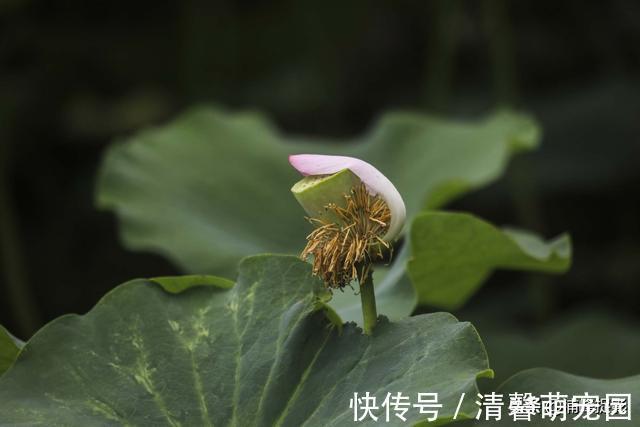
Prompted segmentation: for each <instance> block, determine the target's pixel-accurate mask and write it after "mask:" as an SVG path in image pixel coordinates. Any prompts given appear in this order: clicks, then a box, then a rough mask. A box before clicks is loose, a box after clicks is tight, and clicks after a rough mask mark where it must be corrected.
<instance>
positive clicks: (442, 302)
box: [408, 212, 571, 309]
mask: <svg viewBox="0 0 640 427" xmlns="http://www.w3.org/2000/svg"><path fill="white" fill-rule="evenodd" d="M410 240H411V246H412V257H411V259H410V261H409V263H408V274H409V277H410V278H411V281H412V283H413V285H414V287H415V289H416V294H417V297H418V303H419V304H429V305H433V306H437V307H442V308H446V309H455V308H458V307H460V306H461V305H462V304H463V303H464V302H465V301H466V300H467V299H468V298H469V297H470V296H471V295H472V294H473V293H474V292H475V291H476V289H477V288H478V287H479V286H480V285H481V284H482V282H484V280H485V279H486V278H487V277H488V276H489V275H490V274H491V272H492V271H493V270H494V269H498V268H500V269H520V270H532V271H543V272H549V273H560V272H564V271H566V270H567V269H568V268H569V265H570V263H571V241H570V239H569V236H568V235H565V234H563V235H561V236H559V237H557V238H555V239H553V240H551V241H549V242H544V241H542V240H541V239H540V238H539V237H537V236H535V235H533V234H531V233H527V232H524V231H519V230H514V229H503V230H500V229H498V228H496V227H494V226H493V225H491V224H489V223H488V222H486V221H483V220H481V219H479V218H477V217H475V216H473V215H470V214H466V213H453V212H425V213H422V214H420V215H418V216H417V217H416V219H415V220H414V222H413V224H412V226H411V239H410Z"/></svg>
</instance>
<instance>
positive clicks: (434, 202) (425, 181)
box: [97, 108, 539, 319]
mask: <svg viewBox="0 0 640 427" xmlns="http://www.w3.org/2000/svg"><path fill="white" fill-rule="evenodd" d="M538 134H539V132H538V127H537V126H536V124H535V123H534V122H533V121H532V120H531V119H529V118H528V117H526V116H523V115H519V114H514V113H509V112H500V113H496V114H493V115H491V116H488V117H487V118H485V119H483V120H480V121H477V122H455V121H448V120H443V119H440V118H436V117H432V116H428V115H422V114H414V113H391V114H386V115H384V116H383V117H382V118H381V119H380V120H379V121H378V122H377V123H376V124H375V125H374V126H373V128H372V129H371V130H369V131H368V132H366V134H364V135H363V136H361V137H357V138H353V139H349V140H319V139H312V138H291V137H286V136H283V135H281V134H280V133H279V132H278V131H277V130H275V129H274V128H273V127H272V126H271V125H270V124H269V123H268V122H267V121H265V120H264V119H263V118H262V117H261V116H259V115H256V114H250V113H243V114H230V113H226V112H222V111H218V110H215V109H211V108H199V109H195V110H192V111H190V112H188V113H186V114H184V115H183V116H181V117H179V118H178V119H177V120H175V121H174V122H172V123H170V124H168V125H166V126H162V127H159V128H155V129H151V130H147V131H144V132H140V133H138V134H136V135H134V136H132V137H131V138H129V139H127V140H126V141H122V142H120V143H117V144H114V145H113V146H112V147H111V148H110V149H109V150H108V152H107V154H106V156H105V158H104V162H103V164H102V167H101V169H100V173H99V177H98V185H97V202H98V205H99V206H101V207H102V208H106V209H111V210H113V211H115V212H116V213H117V215H118V217H119V219H120V224H121V229H120V230H121V235H122V238H123V241H124V242H125V244H126V245H127V246H128V247H129V248H132V249H139V250H150V251H154V252H157V253H161V254H164V255H166V256H167V257H169V258H170V259H171V260H173V261H174V262H175V263H176V264H177V265H178V266H180V267H182V268H183V269H184V270H185V271H187V272H190V273H199V274H201V273H207V274H211V273H213V274H221V275H227V276H229V275H234V274H235V266H236V265H237V261H238V260H239V259H240V258H242V257H243V256H246V255H251V254H254V253H260V252H265V251H267V252H279V253H299V252H300V250H301V249H302V248H303V246H304V236H306V234H307V233H308V232H309V225H308V224H307V223H306V221H305V220H304V218H303V216H304V213H303V211H302V209H301V208H300V207H299V206H298V205H297V203H296V201H295V199H294V198H293V196H292V195H291V194H290V192H289V189H290V188H291V186H292V185H293V184H294V183H295V182H296V181H297V180H298V179H299V178H300V177H299V176H298V174H297V172H295V171H294V170H293V168H292V167H291V166H290V165H289V164H288V161H287V156H288V155H289V154H292V153H303V152H310V153H329V154H341V155H350V156H356V157H360V158H362V159H364V160H367V161H369V162H371V163H372V164H374V165H375V166H376V167H378V168H379V169H380V170H381V171H382V172H383V173H384V174H386V175H387V176H388V177H389V178H390V179H391V180H392V181H393V182H394V183H395V184H396V186H397V187H398V189H399V191H400V192H401V194H402V195H403V197H404V199H405V201H406V204H407V209H408V214H409V220H410V219H411V218H412V217H413V216H414V215H415V214H417V213H418V212H419V211H420V210H421V209H422V208H424V207H437V206H440V205H442V204H443V203H445V202H447V201H449V200H451V199H452V198H454V197H456V196H459V195H461V194H463V193H464V192H466V191H469V190H470V189H473V188H476V187H479V186H482V185H485V184H487V183H489V182H492V181H493V180H495V179H496V178H497V177H499V176H500V174H501V173H502V172H503V170H504V168H505V166H506V163H507V162H508V160H509V157H510V156H511V155H512V154H513V153H514V152H516V151H519V150H526V149H532V148H534V147H535V146H536V145H537V143H538ZM380 274H384V272H381V273H380ZM391 277H395V278H401V277H403V280H402V281H400V282H399V283H397V285H398V288H399V289H401V292H400V294H399V295H394V292H395V290H393V289H392V288H393V287H392V286H391V285H394V284H396V283H395V282H393V283H392V282H391V280H389V281H386V282H385V283H386V284H387V285H385V286H383V287H381V289H388V294H387V295H386V296H385V295H382V296H381V298H380V301H379V305H380V309H381V311H382V312H388V313H390V314H391V315H394V316H395V314H396V313H401V315H406V314H408V313H410V312H411V310H412V309H413V307H414V297H413V291H412V290H411V288H410V286H409V282H408V280H407V278H406V277H405V276H404V275H403V274H402V272H401V271H400V272H397V274H395V275H392V276H390V278H391ZM387 296H388V298H387ZM344 298H347V301H348V303H347V304H346V306H347V307H348V309H345V310H343V306H345V304H344V303H340V304H338V305H339V306H340V311H341V314H343V315H345V317H346V318H350V319H351V318H353V317H352V316H351V315H349V313H352V312H353V310H354V309H355V308H357V304H359V299H358V298H357V297H353V295H352V294H348V297H347V295H346V294H345V296H344Z"/></svg>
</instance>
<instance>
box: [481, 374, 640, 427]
mask: <svg viewBox="0 0 640 427" xmlns="http://www.w3.org/2000/svg"><path fill="white" fill-rule="evenodd" d="M516 392H517V393H531V394H533V395H534V396H540V395H543V394H548V393H556V392H559V393H561V394H565V395H567V396H569V399H570V398H571V397H572V396H578V395H583V396H584V394H585V393H588V394H590V395H596V396H599V397H601V398H604V397H605V396H606V394H631V420H630V421H628V420H609V421H606V418H605V414H601V416H600V419H599V420H588V421H587V420H584V419H578V420H573V417H576V416H577V415H578V414H573V415H572V416H570V415H567V419H566V420H565V421H559V419H556V420H555V421H551V420H550V419H548V418H545V419H542V417H541V416H540V415H539V414H538V415H536V416H533V417H532V418H531V421H530V422H527V421H513V419H512V418H510V417H508V416H507V415H508V406H509V397H508V396H509V393H516ZM497 393H501V394H503V395H504V396H505V400H506V404H505V408H503V409H504V410H503V416H502V420H501V421H500V422H497V421H495V420H490V421H484V422H481V423H474V425H476V424H477V425H480V426H483V427H490V426H495V425H500V426H511V425H527V426H533V427H541V426H557V425H561V426H573V427H585V426H595V427H632V426H636V425H638V421H637V417H638V415H639V414H640V399H639V398H638V397H640V375H637V376H633V377H625V378H619V379H614V380H601V379H595V378H587V377H580V376H576V375H572V374H568V373H565V372H562V371H556V370H553V369H546V368H536V369H529V370H526V371H523V372H520V373H518V374H516V375H514V376H513V377H511V378H510V379H508V380H507V381H506V382H505V383H503V384H502V385H501V386H500V387H499V388H498V390H497Z"/></svg>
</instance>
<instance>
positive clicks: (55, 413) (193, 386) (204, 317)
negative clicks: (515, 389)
mask: <svg viewBox="0 0 640 427" xmlns="http://www.w3.org/2000/svg"><path fill="white" fill-rule="evenodd" d="M203 280H204V282H203V283H205V284H206V285H205V286H196V284H197V283H198V282H197V280H196V279H194V278H193V277H187V278H186V279H185V281H186V283H180V279H179V278H163V279H160V280H159V281H158V282H159V284H160V285H162V287H164V288H166V289H168V290H169V292H167V291H166V290H165V289H163V288H162V287H161V286H157V284H155V283H154V282H153V281H148V280H136V281H132V282H129V283H126V284H124V285H122V286H120V287H117V288H116V289H114V290H113V291H111V292H110V293H109V294H107V295H106V296H105V297H104V298H103V299H102V300H101V301H100V302H99V303H98V304H97V305H96V307H95V308H94V309H92V310H91V311H90V312H89V313H87V314H86V315H83V316H77V315H69V316H64V317H61V318H59V319H57V320H55V321H53V322H52V323H50V324H48V325H47V326H45V327H44V328H43V329H42V330H40V331H39V332H38V333H37V334H36V335H34V337H33V338H31V340H30V341H29V342H28V343H27V344H26V346H25V347H24V349H23V350H22V352H21V353H20V355H19V356H18V359H17V360H16V362H15V363H14V365H13V366H12V367H11V368H10V369H9V370H8V371H7V372H6V373H5V374H4V375H3V376H2V377H0V420H2V421H1V422H0V424H2V423H5V424H8V425H15V424H21V423H23V424H25V425H47V426H67V425H81V426H103V425H154V426H163V425H169V426H192V425H209V426H220V425H225V426H226V425H231V426H272V425H281V426H301V425H305V426H343V425H351V423H352V420H353V410H352V409H350V408H349V400H350V398H351V397H353V394H354V393H356V392H357V393H365V392H367V391H368V392H370V393H371V394H372V395H374V396H376V398H377V401H378V405H380V404H381V403H382V401H383V400H384V398H385V397H386V395H387V392H391V393H397V392H402V393H403V394H404V395H407V396H410V398H411V399H412V400H415V399H416V393H418V392H437V393H439V401H440V403H442V404H443V408H442V410H441V411H440V418H439V422H440V423H446V422H447V421H449V420H450V419H451V418H452V416H453V414H454V412H455V408H456V405H457V403H458V399H459V396H460V393H463V392H464V393H467V394H475V393H476V392H477V388H476V379H477V378H478V377H489V376H491V375H492V372H491V370H490V369H489V368H488V362H487V356H486V353H485V351H484V347H483V345H482V343H481V341H480V339H479V337H478V335H477V333H476V331H475V329H474V328H473V326H471V325H470V324H469V323H460V322H458V321H457V320H456V319H455V318H454V317H453V316H451V315H450V314H446V313H436V314H429V315H420V316H415V317H411V318H407V319H404V320H402V321H401V322H397V323H396V322H389V321H387V320H384V319H382V320H381V322H380V323H379V324H378V326H377V327H376V329H375V331H374V334H373V336H367V335H363V334H362V333H361V330H360V329H359V328H357V327H356V326H355V325H354V324H353V323H347V324H344V325H341V324H339V323H338V320H339V319H337V318H336V316H335V314H334V313H332V312H331V311H330V309H328V308H327V307H326V305H325V304H324V303H323V298H324V297H325V296H324V295H322V294H319V293H314V291H313V290H314V289H316V290H317V289H319V288H320V286H321V285H320V283H319V281H318V280H317V279H316V278H314V277H313V276H311V269H310V266H309V264H307V263H304V262H302V261H300V260H298V259H296V258H295V257H292V256H272V255H263V256H256V257H251V258H247V259H245V260H244V261H243V262H242V263H241V265H240V272H239V276H238V279H237V283H236V285H235V286H233V287H232V288H230V289H229V288H228V282H227V281H221V282H220V281H219V280H218V279H207V278H204V279H203ZM158 282H156V283H158ZM326 314H330V318H331V319H333V320H328V317H327V316H326ZM472 410H473V404H472V403H471V404H465V406H463V408H462V410H461V415H462V416H463V417H468V416H469V415H470V414H471V412H470V411H472ZM424 417H425V416H424V415H420V414H419V411H418V410H417V409H416V410H410V411H409V412H408V413H407V419H408V421H407V422H408V423H409V424H407V423H404V422H402V421H401V420H400V419H398V418H395V417H392V419H391V423H390V424H391V425H410V424H414V423H417V422H420V421H422V420H424ZM372 424H375V423H373V421H371V420H368V422H362V423H360V424H358V425H372Z"/></svg>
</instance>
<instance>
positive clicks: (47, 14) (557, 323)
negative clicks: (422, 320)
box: [0, 0, 640, 379]
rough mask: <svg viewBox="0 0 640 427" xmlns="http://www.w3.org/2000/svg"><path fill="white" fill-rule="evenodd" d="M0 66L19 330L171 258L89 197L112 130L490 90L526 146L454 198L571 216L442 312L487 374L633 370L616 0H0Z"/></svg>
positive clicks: (0, 123)
mask: <svg viewBox="0 0 640 427" xmlns="http://www.w3.org/2000/svg"><path fill="white" fill-rule="evenodd" d="M0 64H1V66H0V140H1V141H0V149H1V151H0V244H1V247H0V256H1V261H2V264H0V269H1V275H0V323H1V324H3V325H5V326H7V328H8V329H9V330H11V331H13V332H14V333H15V334H16V335H18V336H19V337H20V338H22V339H26V338H28V337H29V335H30V334H31V333H32V332H33V331H34V330H36V329H37V327H39V326H40V325H42V324H43V322H45V321H48V320H50V319H52V318H54V317H56V316H59V315H61V314H63V313H67V312H80V313H82V312H85V311H87V310H88V309H89V308H90V307H92V306H93V305H94V304H95V302H96V301H97V300H98V299H99V298H100V297H101V296H102V295H103V294H104V293H105V292H107V291H108V290H109V289H111V288H112V287H113V286H114V285H115V284H118V283H122V282H124V281H126V280H128V279H130V278H132V277H150V276H160V275H169V274H176V273H177V272H178V271H177V270H176V268H175V267H174V266H172V265H170V264H169V263H168V262H167V261H166V260H164V259H163V258H161V257H160V256H157V255H152V254H141V253H132V252H128V251H126V250H125V249H123V247H122V245H121V244H120V243H119V242H118V239H117V228H116V223H115V219H114V217H113V216H112V215H111V214H109V213H105V212H98V211H97V210H96V209H95V208H94V205H93V199H94V198H93V191H94V185H95V172H96V169H97V166H98V163H99V161H100V157H101V154H102V153H103V152H104V149H105V147H106V146H107V145H108V144H109V143H110V142H111V141H112V140H113V139H114V138H117V137H122V136H126V135H128V134H130V133H131V132H132V131H134V130H137V129H139V128H141V127H145V126H148V125H152V124H159V123H163V122H165V121H166V120H167V119H169V118H170V117H173V116H174V115H175V114H177V113H178V112H180V111H182V110H184V109H185V108H186V107H188V106H191V105H193V104H196V103H206V102H213V103H217V104H220V105H224V106H227V107H231V108H247V107H249V108H254V109H258V110H263V111H265V112H267V113H268V114H269V115H270V116H271V117H273V118H274V120H275V121H276V123H277V124H278V125H279V126H280V127H281V128H282V129H283V130H285V131H288V132H295V133H303V134H310V135H322V136H335V137H349V136H353V135H356V134H358V133H360V132H362V131H363V130H364V129H366V128H367V127H368V125H369V124H370V123H371V122H372V121H373V120H374V119H375V118H376V117H378V116H379V115H380V114H381V112H383V111H385V110H388V109H398V108H403V109H414V110H420V109H422V110H425V111H435V112H438V113H441V114H445V115H447V116H451V117H456V118H469V117H476V116H477V115H479V114H480V113H483V112H486V111H488V110H490V109H492V108H495V107H497V106H503V105H508V106H513V107H517V108H522V109H524V110H527V111H530V112H532V113H533V114H534V115H535V116H536V117H537V118H538V119H539V120H540V122H541V124H542V127H543V131H544V138H543V145H542V148H541V149H540V150H538V151H537V152H535V153H533V154H527V155H525V156H522V157H521V158H518V159H516V160H515V161H514V162H513V163H512V164H511V165H510V167H509V171H508V173H507V175H506V177H505V178H503V179H502V180H501V181H500V182H499V183H498V184H494V185H492V186H490V187H489V188H486V189H484V190H481V191H478V192H475V193H473V194H471V195H468V196H465V197H464V198H462V199H460V200H458V201H456V202H455V203H454V204H453V205H452V206H450V208H452V209H455V210H466V211H470V212H473V213H475V214H478V215H479V216H481V217H483V218H485V219H487V220H489V221H491V222H493V223H495V224H513V225H518V226H521V227H525V228H528V229H530V230H533V231H536V232H538V233H540V234H542V235H544V236H553V235H557V234H559V233H560V232H562V231H565V230H566V231H569V232H570V233H571V235H572V238H573V243H574V262H573V268H572V270H571V271H570V272H569V273H568V274H566V275H564V276H560V277H547V276H537V275H532V274H521V273H506V272H499V273H497V274H494V275H493V276H492V277H491V279H490V281H489V285H488V286H486V287H485V288H483V290H482V291H481V292H479V293H478V294H477V295H476V296H474V297H473V299H472V300H471V301H470V302H469V303H468V304H467V306H466V308H464V309H462V310H461V311H459V312H456V313H454V314H456V315H457V316H458V317H460V318H461V319H463V320H471V321H473V322H474V323H475V324H476V325H477V327H478V329H479V332H480V334H481V336H482V337H483V339H484V340H485V342H486V343H487V346H488V350H489V354H490V359H491V361H492V362H494V361H495V362H496V363H498V364H500V366H501V368H502V369H498V370H497V372H498V376H499V377H500V378H502V379H504V378H506V376H508V374H509V373H510V372H511V371H516V370H519V369H523V368H527V367H530V366H550V367H556V368H560V369H564V370H566V371H569V372H573V373H577V374H583V375H594V376H600V377H612V376H621V375H629V374H633V373H638V372H640V363H639V362H638V360H640V357H638V356H636V355H640V341H638V337H639V336H640V335H639V334H640V332H638V331H640V327H639V326H640V317H639V316H640V305H639V304H638V301H640V287H639V286H638V285H640V283H639V281H640V262H639V261H640V221H639V220H638V219H639V218H640V197H639V194H638V188H639V184H640V168H639V167H638V166H639V164H638V162H639V161H640V96H639V94H640V78H639V72H640V4H639V3H637V2H635V1H633V0H612V1H606V2H604V1H603V2H579V1H577V0H573V1H564V2H539V1H534V0H522V1H518V2H515V1H512V2H509V1H506V0H484V1H472V0H467V1H461V0H438V1H380V2H365V1H362V0H354V1H349V2H338V1H322V2H296V1H292V0H276V1H271V2H265V1H255V0H254V1H243V2H232V1H210V2H205V1H200V0H185V1H182V2H153V3H151V2H121V1H112V2H82V1H79V0H67V1H58V2H37V1H29V0H2V1H0ZM421 310H424V311H429V308H428V307H426V308H423V309H421ZM569 338H570V339H569ZM546 349H548V350H546ZM612 352H615V353H616V354H617V356H616V357H615V358H614V359H612V358H611V357H612V356H611V353H612ZM627 356H628V357H627ZM494 365H495V364H494ZM494 367H496V366H494ZM496 368H497V367H496Z"/></svg>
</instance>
